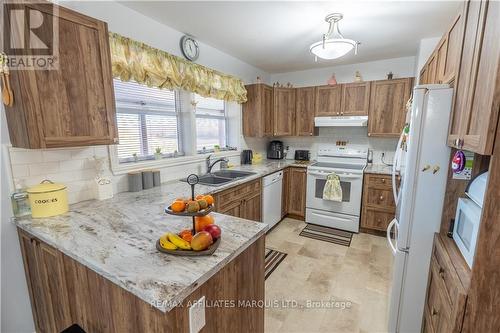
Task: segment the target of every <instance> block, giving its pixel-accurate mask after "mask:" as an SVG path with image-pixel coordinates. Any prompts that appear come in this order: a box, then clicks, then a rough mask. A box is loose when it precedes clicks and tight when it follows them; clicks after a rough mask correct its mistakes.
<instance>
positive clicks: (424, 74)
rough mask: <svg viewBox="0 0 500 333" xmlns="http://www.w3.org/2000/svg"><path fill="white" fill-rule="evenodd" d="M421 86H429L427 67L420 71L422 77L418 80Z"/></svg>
mask: <svg viewBox="0 0 500 333" xmlns="http://www.w3.org/2000/svg"><path fill="white" fill-rule="evenodd" d="M418 83H419V84H427V66H424V67H423V68H422V69H421V70H420V77H419V79H418Z"/></svg>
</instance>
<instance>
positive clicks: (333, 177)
mask: <svg viewBox="0 0 500 333" xmlns="http://www.w3.org/2000/svg"><path fill="white" fill-rule="evenodd" d="M323 200H330V201H337V202H342V187H340V178H339V176H337V174H336V173H335V172H332V173H331V174H329V175H328V176H326V184H325V188H324V189H323Z"/></svg>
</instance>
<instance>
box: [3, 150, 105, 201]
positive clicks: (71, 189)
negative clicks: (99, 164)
mask: <svg viewBox="0 0 500 333" xmlns="http://www.w3.org/2000/svg"><path fill="white" fill-rule="evenodd" d="M9 155H10V162H11V166H12V176H13V180H14V184H19V185H22V184H23V183H24V185H26V186H32V185H35V184H38V183H40V182H41V181H43V180H44V179H49V180H51V181H53V182H60V183H64V184H65V185H66V186H67V188H68V200H69V202H70V203H75V202H80V201H84V200H89V199H93V198H94V189H93V180H94V178H95V176H96V169H95V161H94V157H105V158H108V148H107V147H106V146H96V147H83V148H71V149H67V148H65V149H63V148H61V149H39V150H38V149H37V150H30V149H21V148H9Z"/></svg>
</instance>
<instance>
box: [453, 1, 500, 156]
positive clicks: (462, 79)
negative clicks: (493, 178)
mask: <svg viewBox="0 0 500 333" xmlns="http://www.w3.org/2000/svg"><path fill="white" fill-rule="evenodd" d="M465 17H466V21H465V31H464V39H463V47H462V56H461V61H460V69H459V76H458V82H457V83H458V85H457V93H456V99H455V105H454V110H453V113H452V117H451V120H450V121H451V124H450V131H449V136H448V143H449V144H450V145H451V146H454V147H457V148H460V149H465V150H469V151H471V152H475V153H478V154H481V155H491V153H492V150H493V141H494V137H495V133H496V127H497V122H498V112H499V105H500V71H499V69H500V68H499V58H500V40H499V39H498V31H499V30H500V3H499V2H497V1H469V2H468V3H467V11H466V16H465Z"/></svg>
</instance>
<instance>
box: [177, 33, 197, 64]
mask: <svg viewBox="0 0 500 333" xmlns="http://www.w3.org/2000/svg"><path fill="white" fill-rule="evenodd" d="M181 51H182V54H183V55H184V57H186V59H187V60H190V61H195V60H196V59H198V57H199V55H200V48H199V46H198V42H197V41H196V40H195V39H194V38H193V37H191V36H188V35H184V36H182V38H181Z"/></svg>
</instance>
